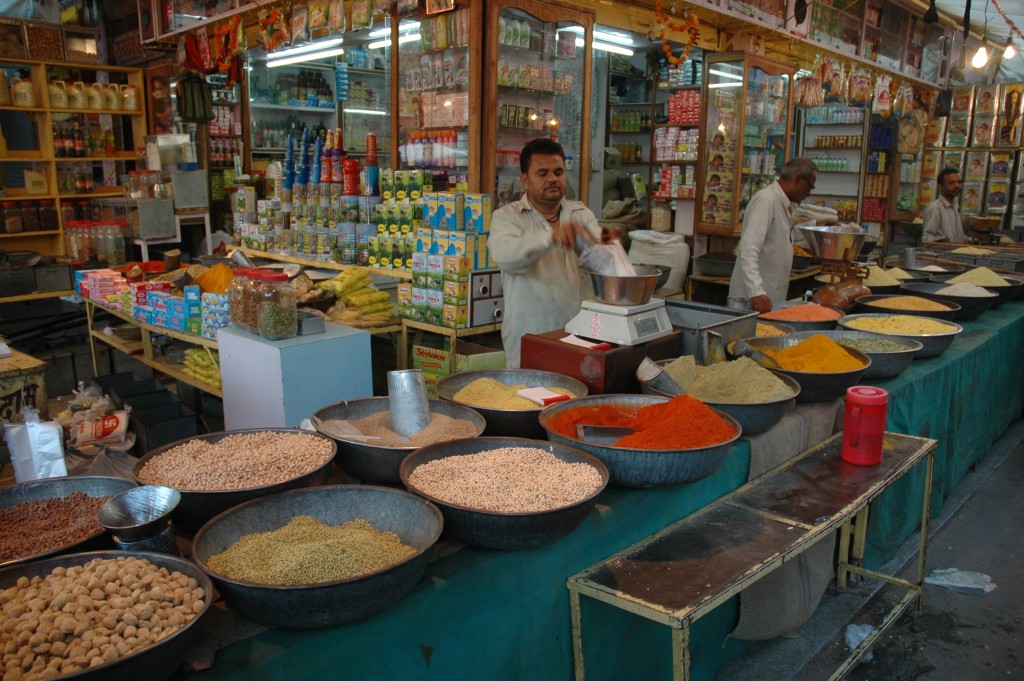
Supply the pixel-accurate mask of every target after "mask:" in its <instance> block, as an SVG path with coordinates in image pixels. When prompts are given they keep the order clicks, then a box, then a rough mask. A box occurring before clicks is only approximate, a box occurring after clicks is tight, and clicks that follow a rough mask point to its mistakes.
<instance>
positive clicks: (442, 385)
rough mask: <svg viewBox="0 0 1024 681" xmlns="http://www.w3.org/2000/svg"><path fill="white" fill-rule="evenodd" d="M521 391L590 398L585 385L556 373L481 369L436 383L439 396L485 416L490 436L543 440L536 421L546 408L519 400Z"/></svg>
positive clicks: (541, 429) (529, 401) (448, 377)
mask: <svg viewBox="0 0 1024 681" xmlns="http://www.w3.org/2000/svg"><path fill="white" fill-rule="evenodd" d="M521 388H546V389H547V390H549V391H551V392H553V393H558V394H561V395H567V396H568V397H570V398H572V397H584V396H586V394H587V386H586V384H585V383H583V382H582V381H579V380H576V379H575V378H573V377H571V376H565V375H563V374H559V373H555V372H554V371H543V370H540V369H481V370H478V371H460V372H459V373H457V374H452V375H450V376H446V377H444V378H442V379H441V380H440V381H438V382H437V396H438V397H440V398H441V399H442V400H448V401H449V402H454V403H455V404H461V405H463V406H466V407H470V408H472V409H475V410H476V411H478V412H480V413H481V414H483V416H484V419H485V420H486V421H487V430H486V431H485V433H486V434H487V435H488V436H491V437H501V436H508V437H525V438H532V439H536V440H543V439H545V438H546V437H547V436H546V435H545V434H544V429H543V428H541V426H540V422H539V421H538V420H537V417H538V416H539V415H540V410H541V409H543V408H544V407H543V405H541V404H538V403H537V402H534V401H531V400H529V399H527V398H525V397H521V396H519V394H518V392H519V389H521Z"/></svg>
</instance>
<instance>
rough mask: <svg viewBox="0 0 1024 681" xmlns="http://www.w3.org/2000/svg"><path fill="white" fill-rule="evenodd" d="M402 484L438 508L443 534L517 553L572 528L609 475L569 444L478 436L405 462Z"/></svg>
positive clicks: (433, 448) (441, 445) (422, 451)
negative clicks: (442, 516) (443, 528)
mask: <svg viewBox="0 0 1024 681" xmlns="http://www.w3.org/2000/svg"><path fill="white" fill-rule="evenodd" d="M401 477H402V484H403V485H405V486H406V488H407V489H408V490H409V491H410V492H413V493H414V494H417V495H419V496H421V497H423V498H425V499H428V500H430V501H431V502H433V503H434V504H436V505H437V506H438V507H439V508H440V509H441V513H443V514H444V524H445V532H446V534H449V535H451V536H453V537H454V538H456V539H459V540H460V541H463V542H465V543H467V544H472V545H473V546H481V547H484V548H490V549H507V550H515V549H527V548H532V547H535V546H543V545H545V544H550V543H551V542H553V541H555V540H557V539H559V538H560V537H564V536H565V535H567V534H569V533H570V532H572V531H573V530H574V529H576V527H577V526H579V524H580V523H581V522H583V519H584V518H585V517H586V515H587V513H588V512H589V511H590V509H591V507H592V506H593V505H594V499H595V498H596V497H597V495H598V494H600V493H601V491H602V490H603V489H604V488H605V486H606V485H607V484H608V468H607V467H606V466H605V465H604V464H603V463H601V461H600V460H599V459H597V458H596V457H594V456H592V455H591V454H588V453H587V452H585V451H582V450H581V449H579V448H577V447H572V446H569V445H566V444H561V443H554V442H544V441H541V440H528V439H525V438H518V437H477V438H472V439H467V440H456V441H454V442H445V443H439V444H436V445H430V446H428V447H423V448H421V449H417V450H416V451H415V452H413V453H412V454H410V455H409V456H407V457H406V458H405V460H404V461H402V467H401Z"/></svg>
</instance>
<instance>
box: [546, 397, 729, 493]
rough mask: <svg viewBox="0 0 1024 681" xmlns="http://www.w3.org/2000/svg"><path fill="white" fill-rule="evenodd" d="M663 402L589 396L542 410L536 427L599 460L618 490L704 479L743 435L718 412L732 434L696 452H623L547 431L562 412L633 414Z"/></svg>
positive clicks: (653, 399)
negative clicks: (606, 408)
mask: <svg viewBox="0 0 1024 681" xmlns="http://www.w3.org/2000/svg"><path fill="white" fill-rule="evenodd" d="M665 401H667V398H665V397H659V396H656V395H589V396H587V397H581V398H578V399H575V400H569V401H568V402H559V403H557V404H553V405H551V406H549V407H545V408H544V411H542V412H541V413H540V425H541V426H543V428H544V430H545V431H547V434H548V439H549V440H551V441H552V442H559V443H561V444H566V445H569V446H571V447H579V448H580V449H582V450H583V451H585V452H588V453H589V454H593V455H594V456H596V457H597V458H598V459H600V460H601V462H602V463H604V465H605V466H607V467H608V474H609V475H610V476H611V482H612V483H613V484H616V485H620V486H622V487H657V486H661V485H678V484H681V483H684V482H693V481H695V480H701V479H703V478H706V477H708V476H709V475H711V474H712V473H714V472H715V471H716V470H718V467H719V466H721V465H722V462H723V461H724V460H725V457H726V455H727V454H728V453H729V450H730V449H731V448H732V444H733V443H734V442H735V441H736V440H737V439H739V437H740V435H742V434H743V429H742V427H741V426H740V424H739V423H738V422H737V421H736V419H734V418H733V417H731V416H729V415H728V414H725V413H723V412H721V411H719V410H715V412H716V413H717V414H718V415H719V416H720V417H722V418H723V419H724V420H725V421H726V422H728V423H729V424H730V425H731V426H732V427H733V428H734V429H735V430H736V434H735V435H734V436H733V437H732V438H730V439H728V440H726V441H725V442H722V443H720V444H717V445H713V446H711V447H703V448H696V449H626V448H624V447H612V446H605V445H598V444H594V443H592V442H584V441H582V440H579V439H578V438H570V437H566V436H564V435H562V434H560V433H558V432H556V431H554V430H552V429H551V421H552V420H553V419H554V418H555V417H556V416H557V415H558V414H560V413H561V412H562V411H564V410H566V409H573V408H577V407H596V406H600V405H603V404H607V405H613V406H617V407H620V408H624V409H628V410H630V411H635V410H637V409H640V408H641V407H646V406H647V405H650V404H656V403H658V402H665Z"/></svg>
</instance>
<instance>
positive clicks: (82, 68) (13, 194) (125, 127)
mask: <svg viewBox="0 0 1024 681" xmlns="http://www.w3.org/2000/svg"><path fill="white" fill-rule="evenodd" d="M0 66H2V67H3V68H5V69H7V70H9V71H11V70H27V71H28V74H29V78H28V80H29V81H30V82H31V83H32V87H33V89H34V95H35V101H36V102H37V103H38V104H39V106H35V107H17V106H0V110H3V111H13V112H22V113H30V114H32V117H31V118H33V119H34V120H33V123H34V126H35V131H36V136H37V138H38V145H39V148H38V149H32V150H15V149H9V150H8V153H7V156H5V157H4V158H3V159H2V160H0V162H18V161H27V162H32V163H34V164H36V166H37V168H38V169H40V170H42V171H43V172H44V174H45V176H46V183H47V187H48V189H49V190H50V191H47V192H45V193H43V194H27V193H25V190H24V189H20V188H15V187H8V188H7V191H6V192H5V195H4V197H3V199H2V200H4V201H52V202H53V203H54V208H55V209H56V210H57V224H58V229H57V230H46V231H33V232H21V233H19V234H6V235H2V236H4V237H5V238H7V239H11V240H16V241H17V242H18V248H22V249H29V250H34V251H38V252H39V253H42V254H44V255H63V253H64V239H63V233H64V225H63V219H62V216H61V211H60V203H59V201H60V199H79V200H82V199H91V198H101V197H105V196H120V195H121V194H122V193H123V190H122V189H121V188H120V187H103V186H97V187H96V189H95V191H93V192H92V193H90V194H74V193H71V194H63V193H58V192H56V191H52V190H53V189H55V188H56V187H57V186H58V182H57V179H58V173H57V170H58V167H59V164H62V163H76V162H101V161H117V162H120V163H124V162H134V161H136V160H137V158H138V157H137V156H136V154H135V153H134V151H132V150H133V149H134V148H135V147H136V146H137V145H139V144H141V143H142V138H143V136H145V134H146V112H145V109H144V102H145V82H144V79H143V76H142V70H141V69H136V68H129V67H123V66H108V65H105V64H74V63H69V62H51V61H37V60H30V59H9V58H6V57H4V58H0ZM100 74H104V77H105V78H106V79H107V80H109V81H110V82H118V83H126V84H128V85H131V86H133V87H134V88H135V92H136V102H137V107H136V109H134V110H132V111H125V110H123V109H80V108H70V107H59V108H58V107H51V106H50V98H49V91H48V88H47V84H48V83H50V82H52V81H58V80H64V81H67V82H71V81H77V80H81V81H86V82H90V83H91V82H96V81H97V80H98V79H97V76H98V75H100ZM68 114H71V115H90V116H107V117H110V119H111V127H112V129H113V130H114V133H115V135H116V137H117V142H118V146H119V148H122V149H123V150H121V151H118V152H116V153H115V154H113V155H110V156H92V157H86V158H65V157H58V156H57V155H56V154H55V152H54V146H53V135H52V134H51V132H52V130H53V124H54V122H55V121H56V120H57V117H58V116H60V117H61V118H63V117H64V116H66V115H68ZM127 136H130V140H129V139H126V137H127ZM13 142H14V140H13V139H12V136H11V135H10V134H8V135H7V144H8V147H10V146H12V143H13ZM14 146H17V144H16V143H15V144H14Z"/></svg>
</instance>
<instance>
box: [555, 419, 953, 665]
mask: <svg viewBox="0 0 1024 681" xmlns="http://www.w3.org/2000/svg"><path fill="white" fill-rule="evenodd" d="M936 444H937V443H936V441H935V440H931V439H927V438H919V437H914V436H910V435H900V434H896V433H886V436H885V449H884V456H883V461H882V463H881V464H879V465H877V466H855V465H853V464H849V463H846V462H844V461H842V460H841V457H840V448H841V445H842V433H839V434H838V435H835V436H833V437H831V438H829V439H828V440H825V441H824V442H822V443H819V444H818V445H816V446H814V447H812V448H810V449H808V450H807V451H806V452H803V453H802V454H800V455H798V456H796V457H794V458H793V459H792V460H790V461H789V462H787V463H785V464H783V465H782V466H780V467H778V468H776V469H775V470H773V471H770V472H768V473H766V474H764V475H763V476H761V477H759V478H757V479H756V480H753V481H751V482H749V483H747V484H746V485H744V486H743V487H740V488H739V489H737V490H736V491H734V492H732V493H730V494H729V495H727V496H725V497H722V498H721V499H719V500H717V501H715V502H714V503H711V504H709V505H707V506H705V507H704V508H703V509H701V510H700V511H698V512H696V513H694V514H692V515H690V516H688V517H686V518H684V519H682V520H680V521H679V522H677V523H674V524H672V525H669V526H668V527H666V528H665V529H663V530H661V531H660V532H658V533H657V534H654V535H652V536H650V537H648V538H646V539H644V540H642V541H640V542H638V543H636V544H634V545H633V546H630V547H628V548H626V549H624V550H623V551H620V552H619V553H617V554H615V555H614V556H612V557H610V558H608V559H605V560H603V561H601V562H599V563H596V564H594V565H592V566H590V567H589V568H587V569H586V570H584V571H582V572H580V573H578V574H576V575H573V576H572V577H570V578H569V579H568V580H567V586H568V588H569V608H570V616H571V620H572V622H571V623H572V643H573V659H574V662H575V672H576V681H584V679H585V678H586V675H585V665H584V649H583V615H582V610H581V596H588V597H590V598H593V599H595V600H598V601H601V602H603V603H607V604H609V605H612V606H615V607H617V608H620V609H622V610H625V611H627V612H631V613H633V614H635V615H639V616H640V617H644V618H647V619H649V620H652V621H654V622H658V623H661V624H665V625H667V626H669V627H671V628H672V667H673V678H674V679H676V681H686V680H688V679H689V678H690V648H689V636H690V625H691V624H692V623H693V622H695V621H697V620H699V619H700V618H701V617H703V616H704V615H706V614H708V613H710V612H711V611H712V610H714V609H715V608H716V607H718V606H719V605H721V604H722V603H724V602H725V601H727V600H728V599H730V598H732V597H733V596H735V595H737V594H739V593H740V592H741V591H742V590H743V589H744V588H746V587H747V586H750V585H751V584H753V583H755V582H757V581H759V580H761V579H763V578H764V577H766V576H767V575H768V574H770V573H771V572H773V571H774V570H776V569H777V568H779V567H780V566H781V565H782V564H783V563H785V562H787V561H789V560H792V559H793V558H795V557H796V556H798V555H799V554H801V553H803V552H804V551H807V550H808V549H810V548H811V547H812V546H814V545H815V544H816V543H818V542H819V541H821V540H823V539H826V538H827V537H830V536H831V535H832V533H833V532H834V531H835V530H836V529H839V531H840V538H839V563H838V566H837V570H836V586H837V588H838V589H839V590H840V591H842V590H844V589H845V587H846V583H847V580H848V579H856V578H859V577H867V578H871V579H877V580H881V581H884V582H887V583H889V584H893V585H896V586H900V587H903V588H905V589H906V593H905V595H904V596H903V597H902V598H901V599H900V600H899V602H898V603H897V604H896V605H895V606H894V607H893V608H892V609H891V610H890V611H889V612H888V613H887V614H886V615H885V616H884V618H883V620H882V622H881V623H880V624H879V625H878V626H876V627H875V628H874V629H873V630H872V631H871V633H870V634H868V636H867V637H866V638H865V639H864V640H863V641H862V642H861V644H860V645H859V646H857V648H856V649H855V650H853V651H852V652H851V653H850V655H849V657H847V659H846V660H844V661H843V663H842V664H841V665H840V667H839V668H838V669H837V670H836V671H835V672H834V673H833V674H832V676H831V677H830V679H841V678H843V677H844V676H846V674H847V673H848V672H849V671H850V670H852V669H853V667H854V666H855V665H856V664H857V662H858V661H859V660H860V659H861V657H862V656H863V655H864V654H865V653H866V652H867V651H868V650H869V649H870V648H871V646H872V645H873V644H874V643H875V641H876V640H877V639H878V637H880V636H881V635H882V634H884V633H885V631H886V630H887V629H888V628H889V627H891V626H892V625H893V624H894V623H895V622H896V620H897V619H898V618H899V617H900V616H901V615H902V614H903V613H904V612H905V611H906V610H907V609H908V608H910V607H911V606H912V605H914V606H915V608H914V612H913V616H914V617H917V616H918V615H919V614H920V612H921V604H922V596H923V587H924V571H925V559H926V555H927V548H928V515H929V512H930V499H931V489H932V471H933V468H934V458H935V447H936ZM922 461H925V462H926V471H925V481H924V482H925V485H924V498H923V501H922V508H921V530H920V532H921V539H920V547H919V551H918V557H917V575H916V578H915V579H914V581H909V580H906V579H902V578H900V577H897V576H894V575H887V574H884V573H881V572H878V571H876V570H869V569H867V568H865V567H863V565H862V564H863V559H864V550H865V545H866V539H867V530H868V519H869V518H868V515H869V511H870V506H871V502H872V501H873V500H874V499H875V498H877V497H878V496H879V495H880V494H882V493H883V492H884V491H885V490H886V489H888V488H889V487H891V486H892V485H893V484H894V483H895V482H897V481H898V480H899V479H900V478H902V477H903V476H904V475H906V474H907V473H909V472H910V471H911V470H912V469H914V468H915V467H916V466H917V465H918V464H919V463H921V462H922ZM733 535H737V536H733ZM697 546H699V547H700V550H699V551H694V548H695V547H697Z"/></svg>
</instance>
